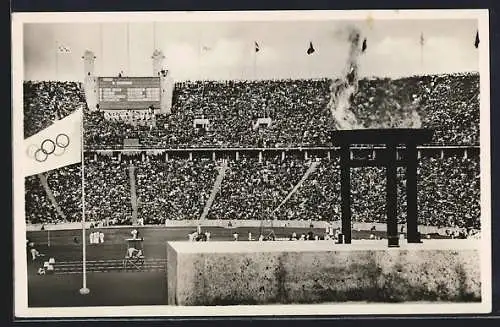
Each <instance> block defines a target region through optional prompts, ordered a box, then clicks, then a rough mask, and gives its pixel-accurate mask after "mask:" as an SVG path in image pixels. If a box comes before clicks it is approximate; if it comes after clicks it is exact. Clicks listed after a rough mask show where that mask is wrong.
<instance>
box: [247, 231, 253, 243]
mask: <svg viewBox="0 0 500 327" xmlns="http://www.w3.org/2000/svg"><path fill="white" fill-rule="evenodd" d="M248 240H249V241H251V240H252V232H248Z"/></svg>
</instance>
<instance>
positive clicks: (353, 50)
mask: <svg viewBox="0 0 500 327" xmlns="http://www.w3.org/2000/svg"><path fill="white" fill-rule="evenodd" d="M342 34H343V33H342ZM360 38H361V33H360V32H359V30H358V29H357V28H354V27H351V28H349V29H348V31H347V40H348V41H349V55H348V58H347V62H346V67H345V69H344V73H343V77H342V78H341V79H336V80H334V81H333V82H332V85H331V87H330V102H329V103H328V108H329V110H330V112H331V114H332V116H333V120H334V122H335V125H336V128H337V129H359V128H363V126H362V125H361V124H360V123H359V122H358V119H357V118H356V115H355V114H354V113H353V112H352V111H351V109H350V108H351V100H352V98H353V97H354V95H355V94H356V92H357V91H358V59H359V55H360V53H361V48H360Z"/></svg>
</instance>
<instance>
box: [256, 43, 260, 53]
mask: <svg viewBox="0 0 500 327" xmlns="http://www.w3.org/2000/svg"><path fill="white" fill-rule="evenodd" d="M259 51H260V47H259V44H258V43H257V42H255V52H259Z"/></svg>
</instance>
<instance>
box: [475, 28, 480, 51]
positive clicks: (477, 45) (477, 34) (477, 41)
mask: <svg viewBox="0 0 500 327" xmlns="http://www.w3.org/2000/svg"><path fill="white" fill-rule="evenodd" d="M474 46H475V47H476V49H477V48H478V47H479V31H477V32H476V40H475V41H474Z"/></svg>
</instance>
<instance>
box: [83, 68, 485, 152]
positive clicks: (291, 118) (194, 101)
mask: <svg viewBox="0 0 500 327" xmlns="http://www.w3.org/2000/svg"><path fill="white" fill-rule="evenodd" d="M330 84H331V80H329V79H326V78H325V79H319V80H277V81H273V80H265V81H223V82H220V81H195V82H182V83H177V84H176V86H175V91H174V99H173V108H172V114H170V115H165V114H157V115H155V117H154V119H148V120H147V121H148V122H154V123H144V118H143V117H141V118H138V120H137V122H134V119H133V118H131V117H128V118H127V119H121V120H120V119H106V118H105V114H104V113H103V112H99V111H97V112H89V113H88V114H87V118H86V123H87V125H86V146H87V147H88V148H92V149H102V148H120V147H121V146H122V144H123V140H124V139H127V138H137V139H139V141H140V144H141V145H142V146H143V147H160V148H186V147H296V146H303V147H305V146H325V145H329V144H330V143H329V142H330V141H329V135H328V132H329V131H331V130H332V129H334V128H335V124H334V120H333V118H332V117H333V116H332V114H331V112H330V110H329V109H328V102H329V99H330ZM456 90H461V91H460V92H456ZM350 109H351V110H352V111H353V113H354V114H355V116H356V117H357V119H358V121H359V123H360V124H361V125H362V126H363V127H365V128H392V127H423V128H432V129H435V131H436V133H435V136H434V139H433V141H432V143H433V144H440V145H443V144H448V145H449V144H453V145H475V144H478V143H479V75H478V74H456V75H433V76H423V77H408V78H401V79H380V78H375V79H362V80H360V81H359V85H358V91H357V92H356V94H355V95H354V97H353V98H352V99H351V108H350ZM197 118H202V119H207V120H208V121H209V124H208V125H207V126H203V127H196V126H194V119H197ZM258 118H270V119H271V121H272V123H271V125H270V126H266V127H262V126H261V127H259V126H258V125H257V119H258Z"/></svg>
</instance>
